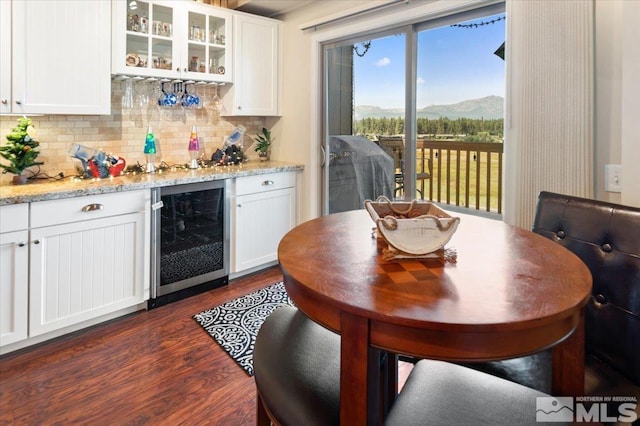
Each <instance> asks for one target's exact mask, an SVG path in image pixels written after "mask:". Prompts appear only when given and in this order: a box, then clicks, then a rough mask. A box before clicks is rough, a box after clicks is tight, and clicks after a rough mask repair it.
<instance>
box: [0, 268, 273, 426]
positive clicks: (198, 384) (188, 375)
mask: <svg viewBox="0 0 640 426" xmlns="http://www.w3.org/2000/svg"><path fill="white" fill-rule="evenodd" d="M280 280H282V274H281V272H280V268H279V267H273V268H269V269H267V270H264V271H261V272H259V273H256V274H253V275H250V276H245V277H241V278H238V279H236V280H233V281H232V282H231V283H230V285H228V286H225V287H223V288H219V289H215V290H211V291H209V292H207V293H203V294H200V295H197V296H193V297H190V298H188V299H184V300H181V301H178V302H174V303H171V304H169V305H165V306H161V307H159V308H157V309H153V310H151V311H140V312H136V313H134V314H131V315H128V316H126V317H122V318H119V319H116V320H113V321H110V322H108V323H106V324H101V325H98V326H95V327H92V328H90V329H86V330H83V331H80V332H77V333H75V334H73V335H71V336H65V337H62V338H59V339H56V340H54V341H49V342H46V343H43V344H41V345H39V346H37V347H32V348H27V349H24V350H21V351H19V352H16V353H10V354H7V355H4V356H2V357H1V358H0V425H14V424H15V425H54V424H59V425H70V424H91V425H142V424H145V425H149V424H152V425H161V424H166V425H180V424H189V425H196V424H199V425H234V426H237V425H253V424H255V401H256V391H255V384H254V381H253V378H252V377H249V376H247V375H246V373H245V372H244V370H242V369H241V368H240V367H239V366H238V365H237V364H236V363H235V362H234V361H233V360H232V359H231V358H230V357H229V356H228V355H227V354H226V352H224V351H223V350H222V349H221V348H220V346H218V344H216V343H215V341H214V340H213V339H212V338H211V337H210V336H209V335H208V334H207V333H206V332H205V331H204V330H203V329H202V327H200V325H198V323H196V321H195V320H193V319H192V316H193V315H194V314H196V313H198V312H201V311H203V310H206V309H209V308H211V307H213V306H216V305H218V304H220V303H223V302H226V301H228V300H231V299H233V298H235V297H238V296H241V295H244V294H246V293H250V292H252V291H254V290H257V289H259V288H262V287H265V286H266V285H268V284H272V283H275V282H277V281H280Z"/></svg>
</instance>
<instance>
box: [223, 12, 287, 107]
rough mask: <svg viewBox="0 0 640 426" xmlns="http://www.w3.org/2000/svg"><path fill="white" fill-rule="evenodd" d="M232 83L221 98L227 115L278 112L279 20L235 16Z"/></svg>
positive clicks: (280, 52)
mask: <svg viewBox="0 0 640 426" xmlns="http://www.w3.org/2000/svg"><path fill="white" fill-rule="evenodd" d="M233 26H234V42H235V48H234V63H235V67H234V69H235V71H234V72H235V74H234V84H233V86H232V87H230V88H228V89H226V93H227V94H228V96H225V97H224V101H225V108H226V111H227V112H226V114H227V115H237V116H240V115H256V116H271V115H280V114H281V112H280V109H281V106H280V96H281V86H282V84H281V73H280V69H281V62H282V56H281V55H282V49H281V43H282V34H281V32H282V29H281V23H280V22H278V21H275V20H272V19H265V18H259V17H253V16H247V15H235V16H234V20H233Z"/></svg>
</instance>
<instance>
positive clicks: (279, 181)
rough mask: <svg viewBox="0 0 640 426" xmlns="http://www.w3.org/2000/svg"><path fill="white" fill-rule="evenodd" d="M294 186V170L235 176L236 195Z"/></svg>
mask: <svg viewBox="0 0 640 426" xmlns="http://www.w3.org/2000/svg"><path fill="white" fill-rule="evenodd" d="M294 186H296V173H295V172H282V173H267V174H264V175H255V176H247V177H241V178H236V195H246V194H255V193H257V192H266V191H275V190H277V189H283V188H291V187H294Z"/></svg>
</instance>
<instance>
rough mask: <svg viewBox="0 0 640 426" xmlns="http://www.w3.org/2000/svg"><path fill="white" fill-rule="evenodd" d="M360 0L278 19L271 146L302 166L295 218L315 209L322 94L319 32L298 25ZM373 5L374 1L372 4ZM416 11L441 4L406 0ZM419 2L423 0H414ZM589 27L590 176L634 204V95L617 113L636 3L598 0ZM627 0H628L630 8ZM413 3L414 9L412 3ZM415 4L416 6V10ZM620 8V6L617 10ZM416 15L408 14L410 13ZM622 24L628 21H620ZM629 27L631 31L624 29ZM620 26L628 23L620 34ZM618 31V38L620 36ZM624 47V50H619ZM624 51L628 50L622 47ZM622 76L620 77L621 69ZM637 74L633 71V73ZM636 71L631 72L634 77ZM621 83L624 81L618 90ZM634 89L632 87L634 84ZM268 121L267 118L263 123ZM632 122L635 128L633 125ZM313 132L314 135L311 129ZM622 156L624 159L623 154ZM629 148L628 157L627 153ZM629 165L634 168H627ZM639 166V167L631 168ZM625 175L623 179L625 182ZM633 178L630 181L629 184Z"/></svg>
mask: <svg viewBox="0 0 640 426" xmlns="http://www.w3.org/2000/svg"><path fill="white" fill-rule="evenodd" d="M363 3H365V2H363V1H348V0H345V1H340V0H337V1H331V0H325V1H322V2H314V3H313V4H311V5H310V6H309V7H306V8H303V9H301V10H297V11H295V12H293V13H291V14H288V15H285V16H283V17H281V18H282V19H283V20H284V22H285V24H284V52H285V53H284V91H283V104H284V108H283V117H282V118H281V119H280V120H278V121H277V122H275V123H274V134H275V135H276V137H278V141H279V142H278V143H277V144H276V147H274V150H276V152H275V158H278V159H281V160H284V161H295V162H299V163H303V164H304V165H305V172H304V173H303V177H302V182H301V185H302V188H303V190H302V192H301V194H299V195H300V197H299V200H300V210H299V218H300V220H301V221H304V220H308V219H311V218H314V217H316V216H318V215H319V214H320V207H319V206H320V201H319V189H320V173H319V164H320V161H321V158H320V154H319V148H318V145H317V144H318V137H319V135H318V131H319V127H318V126H319V125H320V123H319V122H317V120H318V119H319V116H316V113H318V112H319V109H318V108H319V106H320V99H318V98H317V97H318V96H319V95H320V93H321V91H320V89H319V88H318V87H314V86H315V85H316V84H317V83H318V82H317V81H315V80H314V76H317V75H318V73H319V71H318V70H317V69H315V68H316V67H319V65H320V60H319V57H318V56H317V55H319V51H318V50H317V46H316V44H317V40H318V38H319V37H320V36H319V35H318V33H315V32H306V33H305V32H303V31H301V30H300V29H299V28H298V27H299V25H301V24H303V23H307V22H309V21H313V20H315V19H318V18H321V17H323V16H327V15H331V14H333V13H337V12H339V11H344V10H348V9H349V8H351V7H355V6H360V5H362V4H363ZM371 3H373V1H371ZM411 3H412V5H413V6H412V7H414V8H415V10H418V9H420V7H423V6H424V7H427V6H428V4H427V3H430V4H431V5H433V4H436V3H440V2H438V1H434V2H411ZM419 3H422V5H420V4H419ZM441 3H442V4H445V5H447V4H448V5H450V6H449V7H459V6H460V5H461V4H464V3H466V2H462V1H455V0H448V1H447V2H441ZM595 3H596V8H595V13H596V17H595V25H596V29H595V31H596V46H595V48H596V52H595V58H596V108H595V113H596V123H595V128H596V134H595V151H596V152H595V171H594V173H595V176H596V182H595V183H594V185H595V186H596V188H594V193H595V194H596V198H598V199H603V200H609V201H613V202H620V201H621V200H624V202H625V203H628V204H634V203H635V204H638V205H640V200H638V198H639V197H640V195H638V196H631V194H634V193H640V190H639V189H638V188H639V187H640V183H638V182H640V179H635V178H637V177H638V176H637V175H635V178H634V175H632V174H631V173H640V171H638V170H640V167H638V166H637V164H638V160H639V159H640V154H639V152H640V147H638V145H640V144H639V143H638V140H640V139H639V138H638V137H637V136H638V130H637V126H639V125H640V124H638V122H639V121H640V120H638V119H637V117H640V109H639V107H638V100H637V98H638V97H637V96H635V98H636V99H635V100H634V99H631V97H630V96H626V97H625V104H624V105H625V114H624V122H623V115H622V98H623V95H622V94H623V92H627V91H628V92H631V93H635V94H636V95H637V93H640V90H638V84H640V83H638V80H639V79H638V78H637V72H638V71H637V68H638V64H637V62H638V61H637V58H638V56H637V53H635V55H636V56H632V53H633V49H631V48H632V47H633V48H635V49H636V52H637V49H638V46H639V45H640V43H639V42H638V41H637V40H636V41H634V42H632V41H629V40H625V37H627V38H628V37H629V35H628V34H627V33H626V32H631V33H632V34H631V35H632V36H633V33H635V36H636V38H637V35H638V29H637V28H635V24H634V23H633V22H631V20H632V18H631V17H633V16H638V14H637V13H635V15H634V14H633V13H630V12H635V10H631V9H633V8H636V9H637V7H638V4H640V2H628V1H625V0H612V1H610V0H596V1H595ZM629 3H634V4H633V5H630V4H629ZM416 4H417V6H416ZM418 6H419V7H418ZM623 9H625V10H623ZM396 15H397V14H396V13H392V12H387V14H386V18H381V17H380V16H375V17H371V18H369V19H368V20H364V21H363V20H360V21H358V22H356V23H354V22H349V23H348V24H346V25H345V24H343V25H341V26H337V27H332V28H330V29H327V30H324V32H329V33H333V34H341V33H342V34H344V33H348V32H349V31H362V30H364V29H366V28H369V29H372V28H376V29H380V28H381V26H383V25H384V24H383V22H385V19H386V21H387V22H390V21H393V20H396V19H398V18H397V16H396ZM415 15H416V14H414V16H413V17H414V18H415V17H416V16H415ZM622 21H625V23H626V25H623V22H622ZM630 27H631V28H633V29H629V28H630ZM622 28H626V29H625V30H624V31H626V32H623V30H622ZM623 36H624V37H623ZM623 45H624V48H623ZM625 49H627V50H625ZM623 63H624V64H625V66H624V70H625V73H626V74H625V75H626V76H627V77H626V78H625V80H624V83H621V81H623V80H622V66H623ZM633 73H636V74H633ZM633 75H635V77H632V76H633ZM622 84H625V87H624V90H623V87H622ZM632 86H635V87H632ZM267 124H269V123H267ZM632 126H635V130H634V129H633V128H632ZM314 133H315V134H314ZM623 151H624V152H625V157H629V158H622V152H623ZM627 153H628V154H627ZM611 162H621V163H623V166H624V168H623V190H624V191H625V192H624V193H623V194H622V196H621V195H620V194H614V193H608V192H604V191H603V189H602V188H604V177H603V176H604V173H603V171H604V164H606V163H611ZM632 162H633V164H635V166H632ZM632 169H637V170H632ZM627 178H628V179H627ZM632 179H635V180H633V183H630V181H631V180H632Z"/></svg>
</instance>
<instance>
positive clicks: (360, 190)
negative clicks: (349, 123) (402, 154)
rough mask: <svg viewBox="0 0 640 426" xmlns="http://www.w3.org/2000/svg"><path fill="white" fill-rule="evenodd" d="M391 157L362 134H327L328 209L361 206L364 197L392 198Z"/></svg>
mask: <svg viewBox="0 0 640 426" xmlns="http://www.w3.org/2000/svg"><path fill="white" fill-rule="evenodd" d="M394 173H395V170H394V161H393V158H391V156H389V155H388V154H387V153H386V152H384V150H383V149H382V148H380V147H379V146H378V145H376V144H375V143H374V142H372V141H370V140H369V139H367V138H365V137H363V136H351V135H346V136H331V137H330V138H329V213H338V212H343V211H347V210H357V209H362V208H364V200H366V199H369V200H375V199H376V198H378V197H379V196H381V195H384V196H386V197H388V198H389V199H393V192H394Z"/></svg>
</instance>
